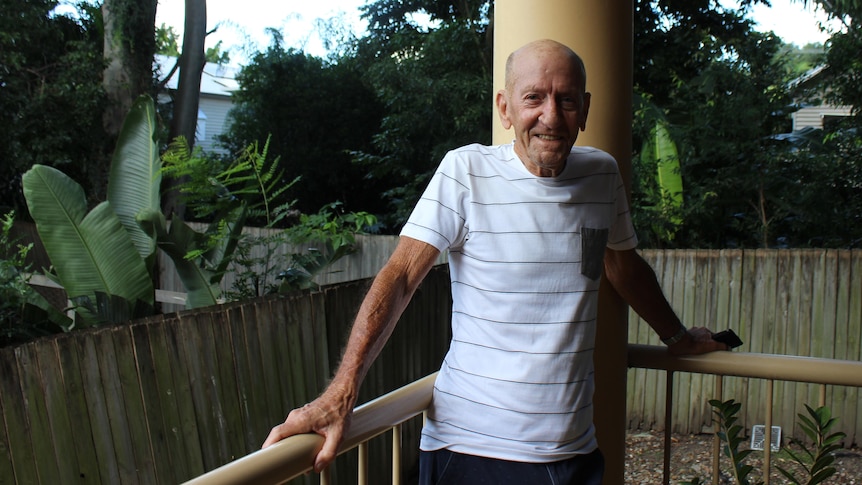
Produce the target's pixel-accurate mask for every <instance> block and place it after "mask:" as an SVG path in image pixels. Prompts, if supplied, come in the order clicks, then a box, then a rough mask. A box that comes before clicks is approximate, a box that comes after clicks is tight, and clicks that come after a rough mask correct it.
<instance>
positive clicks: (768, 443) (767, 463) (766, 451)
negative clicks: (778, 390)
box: [763, 379, 775, 485]
mask: <svg viewBox="0 0 862 485" xmlns="http://www.w3.org/2000/svg"><path fill="white" fill-rule="evenodd" d="M774 388H775V381H773V380H772V379H767V381H766V423H765V425H764V427H765V428H766V429H765V430H764V431H765V432H764V434H765V435H766V436H765V439H764V440H763V442H764V444H763V485H769V475H770V473H769V472H770V470H771V468H772V398H773V395H772V393H773V391H774Z"/></svg>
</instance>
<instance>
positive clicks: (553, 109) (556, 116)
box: [539, 97, 562, 128]
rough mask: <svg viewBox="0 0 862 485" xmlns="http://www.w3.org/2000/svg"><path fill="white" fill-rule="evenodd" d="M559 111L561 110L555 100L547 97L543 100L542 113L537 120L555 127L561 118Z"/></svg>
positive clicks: (549, 126)
mask: <svg viewBox="0 0 862 485" xmlns="http://www.w3.org/2000/svg"><path fill="white" fill-rule="evenodd" d="M560 113H561V110H560V107H559V106H558V104H557V101H556V100H555V99H553V98H551V97H548V99H546V100H545V104H544V106H542V114H541V117H540V118H539V121H541V122H542V124H543V125H545V126H547V127H548V128H556V127H557V125H559V124H560V122H561V120H562V117H561V116H560Z"/></svg>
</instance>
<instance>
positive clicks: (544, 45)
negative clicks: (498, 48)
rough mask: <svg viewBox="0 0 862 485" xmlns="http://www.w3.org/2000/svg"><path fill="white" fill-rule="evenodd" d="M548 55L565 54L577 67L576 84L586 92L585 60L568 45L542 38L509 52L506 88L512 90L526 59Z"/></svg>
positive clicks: (580, 89)
mask: <svg viewBox="0 0 862 485" xmlns="http://www.w3.org/2000/svg"><path fill="white" fill-rule="evenodd" d="M548 56H563V57H565V58H567V59H569V60H570V61H571V63H572V66H573V67H574V68H575V70H576V72H577V73H578V74H579V76H578V78H579V79H578V81H577V82H578V85H577V86H575V87H576V88H578V90H579V91H580V92H581V93H584V92H586V90H587V89H586V87H587V70H586V68H585V67H584V61H583V60H582V59H581V57H580V56H579V55H578V54H576V53H575V51H573V50H572V49H570V48H569V47H568V46H566V45H564V44H561V43H559V42H557V41H555V40H550V39H542V40H537V41H533V42H530V43H529V44H527V45H525V46H523V47H521V48H520V49H518V50H516V51H515V52H512V53H511V54H509V57H508V58H507V59H506V79H505V82H506V89H507V90H510V89H511V88H512V85H513V84H514V83H515V82H516V79H517V77H518V75H519V74H520V72H521V70H520V69H519V64H520V62H521V61H522V60H524V59H535V58H544V57H548Z"/></svg>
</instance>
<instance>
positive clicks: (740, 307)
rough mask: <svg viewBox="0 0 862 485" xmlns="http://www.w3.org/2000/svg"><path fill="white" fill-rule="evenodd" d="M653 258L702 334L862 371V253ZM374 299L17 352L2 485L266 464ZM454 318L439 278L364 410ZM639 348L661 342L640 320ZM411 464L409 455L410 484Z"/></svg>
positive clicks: (360, 291) (414, 372) (9, 352)
mask: <svg viewBox="0 0 862 485" xmlns="http://www.w3.org/2000/svg"><path fill="white" fill-rule="evenodd" d="M643 254H644V256H645V258H646V259H647V261H649V262H650V263H651V264H652V265H653V267H654V268H655V269H656V272H657V274H658V275H659V279H660V282H661V283H662V286H663V287H664V289H665V292H666V294H667V296H668V298H669V300H670V301H671V303H672V304H673V306H674V308H675V309H676V310H677V311H678V313H679V314H680V315H681V316H682V318H683V320H684V321H685V322H686V323H687V324H689V325H695V324H700V323H702V324H707V325H709V326H710V327H712V328H727V327H730V328H733V329H734V330H736V331H737V333H739V334H740V336H742V338H743V339H744V340H745V341H746V343H745V345H744V346H743V348H742V349H741V350H742V351H751V352H766V353H778V354H789V355H805V356H815V357H834V358H841V359H851V360H859V359H860V352H862V348H860V345H862V344H860V333H862V251H858V250H857V251H814V250H810V251H809V250H806V251H801V250H782V251H773V250H757V251H644V252H643ZM367 284H368V283H367V281H361V282H354V283H349V284H345V285H339V286H337V287H327V288H325V289H324V290H323V291H321V292H315V293H311V294H304V295H295V296H271V297H263V298H259V299H255V300H252V301H244V302H237V303H231V304H227V305H222V306H218V307H212V308H205V309H199V310H193V311H186V312H180V313H176V314H169V315H161V316H158V317H153V318H150V319H146V320H143V321H137V322H132V323H131V324H127V325H121V326H113V327H108V328H101V329H95V330H87V331H79V332H74V333H71V334H67V335H60V336H56V337H53V338H48V339H42V340H39V341H36V342H32V343H29V344H25V345H21V346H17V347H9V348H4V349H0V415H2V421H0V482H2V483H7V481H8V482H9V483H26V484H30V483H44V484H48V483H50V484H55V483H88V484H89V483H96V484H98V483H106V484H115V483H177V482H179V481H182V480H185V479H188V478H190V477H193V476H196V475H198V474H200V473H202V472H204V471H206V470H209V469H212V468H214V467H216V466H219V465H221V464H223V463H226V462H228V461H230V460H232V459H235V458H238V457H240V456H242V455H245V454H247V453H249V452H251V451H253V450H255V449H257V448H258V447H259V446H260V443H261V442H262V440H263V438H264V437H265V436H266V434H267V433H268V431H269V429H270V428H271V427H272V426H273V425H274V424H276V423H278V422H280V421H281V420H282V419H284V416H285V415H286V413H287V412H288V411H289V410H290V409H292V408H293V407H295V406H297V405H300V404H302V403H304V402H306V401H308V400H309V399H311V398H313V397H314V396H315V395H316V394H317V393H318V392H319V390H320V389H321V388H322V387H323V385H324V383H325V381H326V379H327V378H328V377H329V375H330V372H331V370H332V368H333V367H334V365H335V361H336V359H337V358H338V356H339V355H340V352H341V348H342V346H343V344H344V341H345V338H346V332H347V327H348V326H349V324H350V323H351V321H352V318H353V316H354V314H355V312H356V309H357V308H358V306H359V303H360V301H361V298H362V296H363V295H364V293H365V290H366V287H367ZM450 305H451V303H450V295H449V284H448V275H447V274H446V268H445V267H438V268H437V269H435V270H434V271H433V272H432V274H431V275H429V277H428V278H427V279H426V281H425V282H424V283H423V284H422V287H421V288H420V290H419V292H418V293H417V295H416V297H415V298H414V300H413V302H412V303H411V305H410V307H409V308H408V310H407V312H406V313H405V315H404V317H403V319H402V323H401V324H400V325H399V326H398V328H396V331H395V333H394V334H393V336H392V340H391V341H390V343H389V345H387V346H386V348H385V349H384V351H383V354H382V355H381V356H380V358H379V359H378V361H377V362H376V363H375V365H374V367H373V368H372V370H371V371H370V373H369V375H368V378H367V379H366V383H365V385H364V387H363V390H362V396H361V398H360V399H361V400H363V401H364V400H367V399H370V398H372V397H374V396H376V395H379V394H381V393H383V392H386V391H388V390H391V389H393V388H395V387H398V386H400V385H402V384H405V383H407V382H409V381H412V380H414V379H416V378H418V377H420V376H423V375H425V374H428V373H430V372H432V371H434V370H436V369H437V368H438V366H439V362H440V359H441V357H442V355H443V352H444V351H445V348H446V346H447V344H448V336H449V329H448V321H449V311H450ZM629 335H630V341H632V342H637V343H654V344H657V343H658V340H657V339H656V338H655V336H654V335H653V334H652V332H651V331H650V330H649V329H648V328H647V326H646V325H645V324H644V323H643V322H641V321H640V320H639V319H638V318H637V317H636V316H634V315H633V316H632V318H631V321H630V332H629ZM676 379H679V382H678V383H677V390H678V391H677V403H676V405H675V407H674V413H675V415H674V417H673V427H674V429H675V430H676V431H678V432H685V433H692V432H694V433H696V432H700V431H701V429H702V428H703V426H705V425H706V424H708V423H709V415H710V411H709V409H708V405H707V404H706V401H707V400H708V399H711V398H713V397H716V396H712V395H711V392H712V389H713V385H712V380H713V378H712V377H711V376H700V375H691V376H688V375H683V374H679V375H678V376H677V377H676ZM628 386H629V389H628V403H627V405H628V413H629V416H628V419H629V425H630V428H632V429H646V428H655V429H660V428H663V427H664V424H665V423H664V422H663V413H664V404H663V399H664V398H663V396H664V378H663V376H662V375H661V374H660V373H658V372H657V371H645V370H638V369H632V370H630V374H629V382H628ZM680 389H689V392H688V393H685V392H679V390H680ZM763 395H764V390H763V385H762V384H761V383H759V382H757V381H754V380H751V381H749V380H746V379H733V378H730V379H727V383H726V384H725V393H724V396H723V397H724V398H725V399H728V398H731V397H732V398H734V399H736V400H737V401H740V402H743V403H745V408H744V410H743V413H742V415H741V418H742V423H741V424H743V426H746V427H749V426H750V425H751V424H758V423H762V422H763V420H762V416H763V411H764V410H763V409H762V408H761V406H762V401H763V399H762V396H763ZM816 401H817V397H816V393H815V391H814V390H813V389H812V387H811V386H808V385H802V384H778V385H777V386H776V396H775V402H776V403H781V408H782V409H780V410H777V412H776V414H775V417H774V424H776V425H781V426H783V427H784V428H785V434H787V430H788V427H791V426H792V423H793V422H794V421H795V419H796V413H798V412H800V411H801V408H802V406H803V405H804V404H806V403H807V404H816ZM827 404H828V405H830V406H831V407H832V409H833V411H834V415H835V416H837V417H838V418H839V422H838V428H839V429H840V430H841V431H844V432H845V433H847V434H848V438H849V442H855V443H859V438H860V436H862V430H860V427H862V406H859V396H858V392H857V390H856V389H839V388H830V390H829V392H828V398H827ZM407 432H408V435H409V437H408V438H407V439H405V443H411V442H415V437H416V429H415V427H414V428H410V427H408V429H407ZM379 446H380V447H381V448H380V449H384V448H385V446H386V443H380V444H379ZM411 452H415V446H409V445H408V446H407V447H406V450H405V456H404V460H405V463H406V464H407V465H406V466H407V467H408V468H409V466H410V464H411V463H414V461H413V460H415V455H414V456H411ZM385 454H386V453H385V452H382V453H377V452H376V451H375V452H373V453H372V457H375V456H383V455H385ZM340 466H341V465H340ZM345 466H348V467H349V466H350V461H349V460H348V461H347V465H345ZM383 468H384V467H383V466H379V467H374V466H373V467H372V469H383ZM340 475H341V476H345V477H348V476H350V475H351V473H350V472H344V473H342V472H340V471H339V470H336V479H337V478H338V476H340ZM350 479H352V477H351V478H350ZM348 480H349V479H348ZM385 481H386V480H383V481H372V483H382V482H385Z"/></svg>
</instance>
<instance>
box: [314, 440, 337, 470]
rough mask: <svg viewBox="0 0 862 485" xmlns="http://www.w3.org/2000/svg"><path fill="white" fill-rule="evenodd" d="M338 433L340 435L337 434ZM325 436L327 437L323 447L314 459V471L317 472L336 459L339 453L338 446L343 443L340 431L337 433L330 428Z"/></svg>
mask: <svg viewBox="0 0 862 485" xmlns="http://www.w3.org/2000/svg"><path fill="white" fill-rule="evenodd" d="M336 434H337V435H338V436H335V435H336ZM324 437H325V438H326V439H325V440H324V442H323V447H322V448H321V449H320V451H318V452H317V458H315V459H314V471H316V472H317V473H320V472H322V471H323V470H324V468H326V467H328V466H329V464H330V463H332V462H333V461H335V457H336V456H337V455H338V446H339V445H340V444H341V433H340V432H339V433H335V432H332V431H331V430H330V432H329V433H327V434H326V435H325V436H324Z"/></svg>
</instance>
